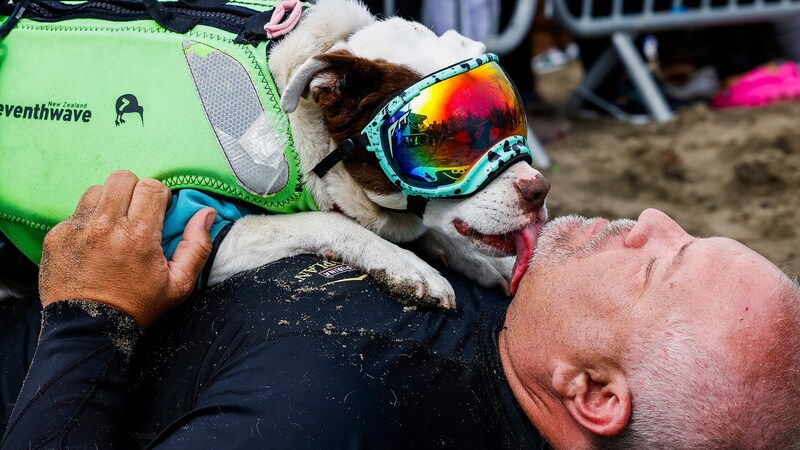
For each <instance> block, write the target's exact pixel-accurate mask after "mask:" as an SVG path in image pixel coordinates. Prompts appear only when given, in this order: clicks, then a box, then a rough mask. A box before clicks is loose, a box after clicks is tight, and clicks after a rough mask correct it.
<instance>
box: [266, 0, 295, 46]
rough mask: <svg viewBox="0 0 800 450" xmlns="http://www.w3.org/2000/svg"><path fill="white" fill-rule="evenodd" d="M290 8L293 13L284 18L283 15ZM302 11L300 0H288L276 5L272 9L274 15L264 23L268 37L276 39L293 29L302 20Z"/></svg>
mask: <svg viewBox="0 0 800 450" xmlns="http://www.w3.org/2000/svg"><path fill="white" fill-rule="evenodd" d="M289 9H291V10H292V13H291V14H289V17H287V18H286V20H283V16H284V15H285V14H286V11H287V10H289ZM302 12H303V8H302V7H300V0H287V1H285V2H280V3H278V4H277V5H275V10H274V11H272V17H271V18H270V19H269V22H267V24H266V25H264V31H266V32H267V37H268V38H270V39H275V38H276V37H278V36H283V35H284V34H286V33H288V32H290V31H292V29H293V28H294V27H295V25H297V22H298V21H299V20H300V13H302Z"/></svg>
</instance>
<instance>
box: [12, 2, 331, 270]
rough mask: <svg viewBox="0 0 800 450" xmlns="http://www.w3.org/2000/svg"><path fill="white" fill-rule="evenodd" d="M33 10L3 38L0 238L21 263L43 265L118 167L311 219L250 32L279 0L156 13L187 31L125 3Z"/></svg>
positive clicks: (261, 42) (263, 47)
mask: <svg viewBox="0 0 800 450" xmlns="http://www.w3.org/2000/svg"><path fill="white" fill-rule="evenodd" d="M2 3H3V1H1V0H0V4H2ZM37 3H38V2H36V1H33V2H32V4H30V5H28V9H27V10H26V11H25V13H24V14H23V15H22V18H21V19H20V20H19V21H18V22H17V23H16V24H15V25H14V27H13V29H11V31H10V33H9V34H8V35H7V36H6V37H5V38H4V39H2V40H0V231H2V232H3V233H4V234H5V235H6V236H7V237H8V238H9V240H11V242H12V243H13V244H14V245H16V246H17V247H18V248H19V249H20V250H21V251H22V252H23V253H24V254H25V255H26V256H28V257H29V258H31V259H32V260H33V261H35V262H38V261H39V259H40V258H41V245H42V241H43V239H44V235H45V233H46V232H47V231H48V230H49V229H50V228H51V227H53V226H54V225H55V224H57V223H58V222H60V221H62V220H64V219H65V218H67V217H68V216H69V215H70V214H71V213H72V211H74V209H75V206H76V204H77V202H78V200H79V198H80V195H81V194H82V193H83V191H84V190H86V188H88V187H89V186H91V185H94V184H102V183H103V181H104V180H105V178H106V177H107V176H108V175H109V174H110V173H111V172H112V171H114V170H119V169H127V170H131V171H133V172H134V173H136V174H137V175H138V176H139V177H152V178H156V179H158V180H161V181H163V182H164V183H165V184H166V185H167V186H168V187H169V188H171V189H181V188H193V189H199V190H202V191H206V192H210V193H213V194H218V195H221V196H225V197H229V198H231V199H235V200H240V201H244V202H247V203H249V204H252V205H255V206H258V207H260V208H263V209H265V210H267V211H269V212H273V213H293V212H298V211H308V210H316V209H317V207H316V205H315V204H314V201H313V199H312V198H311V196H310V194H309V192H308V191H307V189H306V188H305V185H304V183H303V178H302V173H301V171H300V168H299V164H298V159H297V153H296V152H295V148H294V141H293V140H292V135H291V131H290V128H289V120H288V117H287V116H286V114H285V113H284V112H283V111H281V109H280V105H279V104H280V99H279V95H278V91H277V89H276V87H275V84H274V82H273V80H272V77H271V75H270V70H269V62H268V60H267V51H268V47H269V45H270V41H268V40H267V39H266V36H258V35H257V34H258V33H252V32H251V33H249V34H248V29H250V30H253V29H254V28H255V29H256V30H257V28H258V26H263V22H265V21H266V20H268V19H269V12H270V11H271V10H272V9H273V7H274V4H275V3H277V2H275V1H268V0H235V1H229V2H227V4H226V5H222V6H219V7H216V8H205V9H199V8H197V7H193V6H192V2H186V4H183V3H181V4H178V3H177V2H171V3H169V4H167V3H164V4H159V7H160V8H161V7H162V6H164V5H170V6H169V8H172V13H170V10H169V9H166V8H161V9H162V13H163V11H167V14H169V15H178V14H181V15H182V16H181V17H179V18H182V19H186V18H188V19H187V20H189V21H190V22H192V23H191V25H190V26H189V27H188V28H190V29H189V30H188V31H185V32H182V33H176V32H172V31H169V30H167V29H165V28H164V27H162V26H160V25H158V24H157V23H156V22H155V21H153V20H152V19H151V18H150V15H149V14H148V11H147V8H145V7H144V5H143V4H138V3H137V2H132V1H129V0H128V1H126V0H119V1H103V2H99V1H89V2H75V1H69V2H53V1H50V2H41V3H42V4H44V5H38V4H37ZM217 3H220V2H217ZM222 3H224V2H222ZM48 4H49V6H52V5H53V4H56V6H59V7H60V6H62V5H63V8H61V9H59V8H55V9H54V8H52V7H51V8H50V9H49V10H48V9H47V7H48ZM4 11H5V14H6V16H3V15H2V13H3V12H4ZM48 14H49V16H48ZM259 14H260V15H259ZM257 15H258V17H254V16H257ZM8 16H11V12H10V11H8V7H7V9H6V10H0V24H2V23H3V21H5V20H7V19H8ZM153 17H155V16H153ZM254 23H255V24H256V26H255V27H254V26H253V24H254Z"/></svg>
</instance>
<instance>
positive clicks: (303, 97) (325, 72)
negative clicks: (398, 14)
mask: <svg viewBox="0 0 800 450" xmlns="http://www.w3.org/2000/svg"><path fill="white" fill-rule="evenodd" d="M332 14H334V15H335V17H328V16H330V15H332ZM337 20H339V21H342V22H341V23H336V21H337ZM304 22H305V23H303V21H301V24H300V26H298V29H297V30H295V31H294V32H293V33H291V34H290V35H289V36H288V37H287V38H286V39H285V41H284V42H281V43H280V44H278V45H277V46H276V47H275V49H274V50H273V52H272V55H271V64H272V67H273V71H274V72H275V77H276V82H277V83H278V86H279V88H280V89H282V106H283V107H284V109H285V110H287V111H289V112H291V114H290V120H291V123H292V130H293V133H294V135H295V140H296V143H297V147H298V149H299V152H300V155H301V160H302V162H301V164H303V165H304V167H303V169H304V170H305V173H306V174H307V182H308V184H309V187H310V188H311V192H312V195H314V198H315V200H316V201H317V203H318V205H319V206H320V207H321V208H322V209H338V210H340V211H342V212H343V213H345V214H347V215H348V216H350V217H352V218H354V219H355V220H357V221H358V222H360V223H361V224H363V225H364V226H365V227H367V228H369V229H371V230H372V231H374V232H376V233H378V234H380V235H381V236H384V237H386V238H387V239H390V240H394V241H408V240H411V239H414V238H416V237H418V236H419V235H421V234H422V233H423V232H424V231H425V229H426V228H434V229H436V230H438V231H440V232H442V233H445V234H446V235H450V236H452V237H457V238H459V239H465V240H467V241H469V242H470V243H471V244H473V246H474V247H476V248H478V249H479V250H482V251H484V252H485V253H488V254H491V255H494V256H501V255H511V254H514V253H517V254H518V264H523V263H527V259H528V258H529V257H530V254H531V253H532V252H533V246H534V245H535V240H536V237H537V234H538V230H539V228H540V227H541V224H542V223H543V222H544V221H545V220H546V216H547V213H546V207H545V197H546V195H547V191H548V190H549V183H548V182H547V181H546V180H545V178H544V177H543V176H542V174H541V173H539V172H538V171H537V170H535V169H533V168H532V167H531V166H530V165H529V164H527V163H526V162H523V161H520V162H517V163H516V164H513V165H512V166H511V167H509V168H508V169H506V170H505V171H504V172H502V173H501V174H500V175H499V176H497V177H496V178H494V179H493V180H492V181H491V182H490V183H489V184H487V185H486V186H485V187H484V188H483V189H481V190H480V191H478V192H477V193H475V194H474V195H472V196H469V197H466V198H459V199H432V200H431V201H430V202H429V204H428V205H427V209H426V211H425V214H424V215H423V218H422V219H421V220H420V219H419V218H417V217H416V216H414V215H413V214H410V213H399V212H397V211H396V210H405V209H406V197H405V195H404V194H403V193H402V192H401V191H400V189H399V188H398V187H397V186H396V185H395V184H394V183H392V181H391V180H390V179H389V178H388V177H387V175H386V174H385V173H384V172H383V170H382V169H381V167H380V165H379V162H378V159H377V158H376V156H375V155H374V154H372V153H371V152H369V151H367V150H365V149H358V150H357V151H356V153H355V154H354V155H352V156H350V157H348V158H346V159H344V160H343V162H342V164H338V165H336V166H335V167H334V168H333V169H332V170H331V171H330V172H329V173H328V174H327V175H325V176H324V177H323V179H319V178H318V177H316V176H315V175H314V174H313V173H312V169H313V167H314V166H315V165H316V164H317V163H318V162H319V161H320V160H321V159H322V158H323V157H324V156H326V155H327V154H328V153H330V152H331V151H333V149H335V148H336V146H337V145H338V144H339V143H341V142H342V141H343V140H344V139H346V138H350V137H354V136H356V135H358V134H359V133H360V132H361V131H362V129H363V128H364V127H365V126H366V125H367V124H368V123H369V122H370V121H371V120H372V118H373V116H374V114H375V113H376V110H377V109H378V108H380V107H381V106H382V105H383V104H384V103H385V102H386V101H387V100H388V99H390V98H392V97H393V96H395V95H396V94H397V93H398V92H399V91H402V90H403V89H404V88H406V87H408V86H409V85H411V84H413V83H415V82H416V81H419V80H420V79H422V78H423V77H424V76H425V75H428V74H430V73H433V72H436V71H438V70H441V69H443V68H445V67H448V66H451V65H453V64H455V63H458V62H460V61H464V60H467V59H469V58H474V57H477V56H480V55H481V54H482V53H484V51H485V47H484V45H483V44H481V43H479V42H476V41H473V40H470V39H467V38H465V37H463V36H461V35H460V34H458V33H457V32H455V31H449V32H447V33H445V34H443V35H442V36H437V35H436V34H435V33H433V32H432V31H431V30H429V29H427V28H426V27H424V26H423V25H421V24H419V23H416V22H410V21H407V20H403V19H400V18H391V19H387V20H377V19H376V18H374V17H372V16H371V15H369V13H368V12H366V10H365V9H364V8H363V6H361V5H360V3H357V2H354V1H348V0H326V1H320V2H319V4H318V5H317V6H316V7H315V8H313V9H312V11H311V12H310V13H309V14H308V15H307V17H306V18H305V19H304ZM320 29H324V30H327V31H326V33H328V35H334V38H331V37H330V36H328V35H326V36H325V37H323V36H320ZM333 30H335V31H333ZM321 41H322V42H321ZM306 47H311V49H307V48H306ZM315 139H318V140H319V141H315ZM393 210H394V211H393ZM515 272H516V271H515ZM512 284H513V283H512Z"/></svg>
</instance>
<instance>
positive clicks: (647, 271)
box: [644, 256, 658, 283]
mask: <svg viewBox="0 0 800 450" xmlns="http://www.w3.org/2000/svg"><path fill="white" fill-rule="evenodd" d="M656 259H658V258H656V257H655V256H651V257H650V260H648V261H647V266H646V268H645V269H644V281H645V283H648V282H649V281H650V272H651V271H652V270H653V263H655V262H656Z"/></svg>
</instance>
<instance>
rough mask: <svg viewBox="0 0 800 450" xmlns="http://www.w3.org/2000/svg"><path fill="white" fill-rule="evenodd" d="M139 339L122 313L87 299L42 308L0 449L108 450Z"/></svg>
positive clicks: (112, 443) (119, 417)
mask: <svg viewBox="0 0 800 450" xmlns="http://www.w3.org/2000/svg"><path fill="white" fill-rule="evenodd" d="M139 335H140V331H139V329H138V327H137V326H136V324H135V322H134V321H133V319H131V318H130V317H129V316H128V315H126V314H125V313H123V312H121V311H119V310H117V309H115V308H112V307H110V306H106V305H103V304H101V303H96V302H89V301H79V300H70V301H58V302H55V303H52V304H50V305H48V306H47V307H46V308H45V309H44V310H43V311H42V331H41V335H40V340H39V346H38V348H37V349H36V354H35V356H34V358H33V363H32V364H31V367H30V370H29V372H28V375H27V377H26V378H25V383H24V385H23V387H22V392H20V395H19V398H18V400H17V403H16V405H15V406H14V410H13V412H12V414H11V418H10V420H9V423H8V428H7V429H6V434H5V436H4V438H3V441H2V445H0V447H1V448H2V449H18V448H39V447H47V448H70V449H72V448H92V449H94V448H112V447H114V445H115V443H116V439H117V437H118V432H119V424H120V420H121V417H122V414H123V407H124V403H125V401H124V400H125V396H126V393H127V389H128V367H129V356H130V354H131V350H132V349H133V346H134V345H135V343H136V340H137V339H138V337H139Z"/></svg>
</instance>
